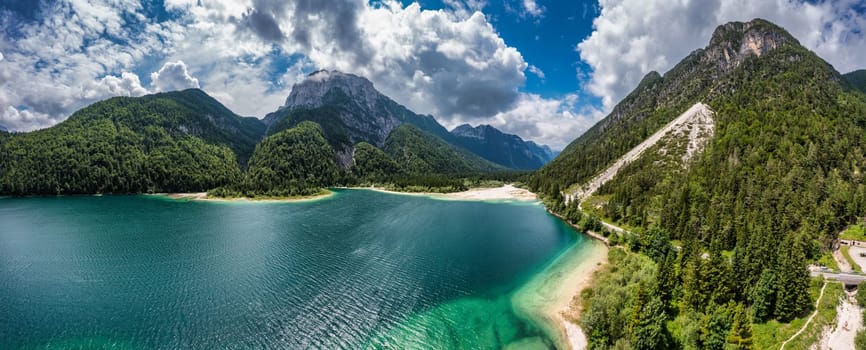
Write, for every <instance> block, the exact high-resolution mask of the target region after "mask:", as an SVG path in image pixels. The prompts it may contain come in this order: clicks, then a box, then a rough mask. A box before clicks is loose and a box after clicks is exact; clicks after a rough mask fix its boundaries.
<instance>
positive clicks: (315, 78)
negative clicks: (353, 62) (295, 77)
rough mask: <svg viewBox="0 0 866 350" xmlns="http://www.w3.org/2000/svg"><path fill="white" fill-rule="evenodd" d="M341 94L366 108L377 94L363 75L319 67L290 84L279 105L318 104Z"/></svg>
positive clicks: (323, 103)
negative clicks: (289, 89)
mask: <svg viewBox="0 0 866 350" xmlns="http://www.w3.org/2000/svg"><path fill="white" fill-rule="evenodd" d="M341 95H343V96H345V97H347V98H348V100H349V101H351V102H354V103H357V104H358V105H359V106H360V107H363V108H366V109H367V110H373V108H374V107H375V105H376V101H377V99H378V98H379V96H380V94H379V92H378V91H376V88H374V87H373V83H372V82H370V81H369V80H367V79H366V78H363V77H359V76H357V75H354V74H349V73H343V72H340V71H336V70H332V71H328V70H319V71H316V72H313V73H311V74H310V75H308V76H307V78H306V79H304V81H302V82H300V83H297V84H295V85H294V86H292V92H291V93H290V94H289V97H288V98H286V103H285V104H284V105H283V107H282V108H289V109H294V108H318V107H321V106H323V105H325V104H329V103H333V102H335V100H340V99H343V96H341Z"/></svg>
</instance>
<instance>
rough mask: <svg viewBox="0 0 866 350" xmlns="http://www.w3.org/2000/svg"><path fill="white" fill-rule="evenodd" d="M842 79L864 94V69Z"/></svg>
mask: <svg viewBox="0 0 866 350" xmlns="http://www.w3.org/2000/svg"><path fill="white" fill-rule="evenodd" d="M843 77H845V80H847V81H848V82H849V83H851V85H853V86H854V87H855V88H857V89H858V90H860V91H863V92H864V93H866V69H860V70H855V71H853V72H851V73H848V74H845V75H843Z"/></svg>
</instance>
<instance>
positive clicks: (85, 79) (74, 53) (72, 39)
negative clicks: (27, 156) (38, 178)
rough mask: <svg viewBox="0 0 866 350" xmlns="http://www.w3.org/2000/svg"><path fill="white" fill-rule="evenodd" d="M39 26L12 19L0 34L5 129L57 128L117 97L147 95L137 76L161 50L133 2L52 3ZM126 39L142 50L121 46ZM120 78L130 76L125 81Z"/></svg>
mask: <svg viewBox="0 0 866 350" xmlns="http://www.w3.org/2000/svg"><path fill="white" fill-rule="evenodd" d="M33 6H40V8H41V10H40V11H39V12H38V13H39V15H38V16H35V18H27V19H22V18H18V17H16V15H15V13H12V12H8V11H5V12H3V14H2V15H0V29H2V30H3V32H4V33H14V35H4V36H0V49H2V50H3V63H2V64H0V114H2V115H0V124H4V125H5V126H7V127H9V128H10V129H12V130H17V131H26V130H32V129H37V128H43V127H47V126H50V125H52V124H55V123H57V122H59V121H61V120H63V119H65V118H66V117H67V116H69V115H70V114H71V113H72V112H73V111H75V110H76V109H78V108H81V107H84V106H86V105H87V104H90V103H92V102H94V101H96V100H99V99H103V98H106V97H109V96H114V95H115V94H124V95H135V94H140V93H142V90H141V89H140V87H141V84H140V82H138V81H137V78H138V77H137V76H134V75H130V73H128V72H130V71H131V70H132V69H133V68H134V66H135V65H136V64H138V63H139V62H140V61H141V60H142V58H143V57H145V56H147V55H150V54H152V53H153V52H154V51H155V50H156V48H157V47H159V43H160V38H159V36H158V35H150V34H149V33H147V32H146V31H145V30H141V31H139V30H138V29H141V26H144V25H146V23H140V22H138V21H139V19H140V17H139V16H137V15H136V13H137V12H138V11H140V10H141V9H142V7H141V4H140V3H139V2H138V1H134V0H111V1H88V2H83V1H53V2H45V3H42V4H39V5H37V4H34V5H33ZM116 39H122V40H127V41H129V42H135V43H136V45H118V44H116V43H115V42H114V41H113V40H116ZM115 72H127V73H126V75H125V76H124V74H123V73H121V75H120V76H119V77H118V76H114V75H112V74H117V73H115Z"/></svg>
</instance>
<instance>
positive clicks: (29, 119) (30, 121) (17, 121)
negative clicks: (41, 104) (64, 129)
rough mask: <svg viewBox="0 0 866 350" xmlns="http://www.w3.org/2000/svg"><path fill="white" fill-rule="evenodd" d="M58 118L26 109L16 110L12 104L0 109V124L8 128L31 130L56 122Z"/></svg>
mask: <svg viewBox="0 0 866 350" xmlns="http://www.w3.org/2000/svg"><path fill="white" fill-rule="evenodd" d="M57 122H58V120H57V119H56V118H53V117H51V116H50V115H48V114H44V113H39V112H35V111H31V110H28V109H25V110H20V111H19V110H18V109H17V108H15V107H12V106H6V109H4V110H0V126H3V127H4V128H5V129H8V130H33V129H41V128H46V127H49V126H52V125H54V124H56V123H57Z"/></svg>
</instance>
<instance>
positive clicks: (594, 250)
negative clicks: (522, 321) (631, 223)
mask: <svg viewBox="0 0 866 350" xmlns="http://www.w3.org/2000/svg"><path fill="white" fill-rule="evenodd" d="M607 252H608V248H607V246H606V245H604V244H602V243H601V242H599V241H597V240H594V239H588V240H587V241H586V242H585V243H583V244H580V245H578V246H574V247H571V248H569V249H568V250H566V251H565V252H563V253H562V254H561V255H560V256H559V257H557V258H556V260H554V261H553V262H552V263H551V264H550V265H549V266H548V267H547V268H546V269H545V270H544V271H542V272H540V273H539V274H538V275H536V276H535V277H533V278H532V279H531V280H530V281H529V282H528V283H527V284H526V285H524V286H523V287H521V288H520V290H518V291H517V293H515V294H514V297H513V298H512V305H513V307H514V310H515V312H517V313H518V315H520V316H522V317H524V318H526V319H528V320H531V321H532V322H534V323H536V324H537V325H538V326H539V327H541V329H542V331H543V332H544V333H545V334H547V336H548V337H550V339H551V340H552V341H553V342H554V344H555V345H556V346H557V348H562V349H585V348H586V346H587V343H586V336H584V333H583V331H582V329H581V328H580V326H578V325H577V324H576V323H575V322H574V320H576V319H577V318H578V316H579V314H580V307H581V306H580V293H581V292H582V291H583V290H584V289H586V288H587V287H589V286H590V285H591V284H592V279H593V277H594V275H595V271H597V270H598V269H599V268H601V267H602V266H604V265H605V264H607Z"/></svg>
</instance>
